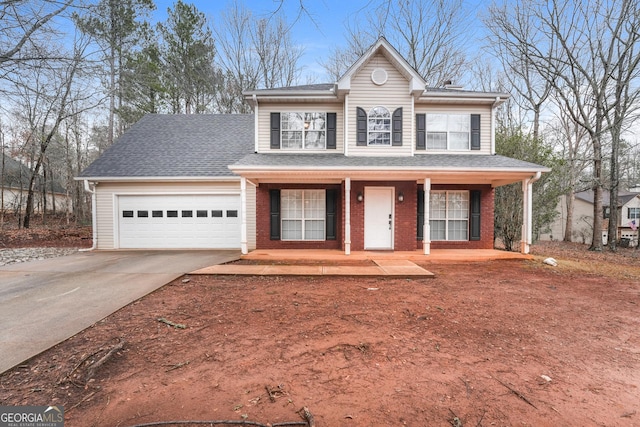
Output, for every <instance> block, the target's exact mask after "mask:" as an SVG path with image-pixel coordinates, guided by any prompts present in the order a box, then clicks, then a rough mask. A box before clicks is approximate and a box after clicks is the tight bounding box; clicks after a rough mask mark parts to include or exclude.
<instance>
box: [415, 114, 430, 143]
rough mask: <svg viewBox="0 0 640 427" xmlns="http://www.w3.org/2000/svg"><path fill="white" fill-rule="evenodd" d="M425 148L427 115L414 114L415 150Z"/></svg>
mask: <svg viewBox="0 0 640 427" xmlns="http://www.w3.org/2000/svg"><path fill="white" fill-rule="evenodd" d="M426 149H427V115H426V114H416V150H426Z"/></svg>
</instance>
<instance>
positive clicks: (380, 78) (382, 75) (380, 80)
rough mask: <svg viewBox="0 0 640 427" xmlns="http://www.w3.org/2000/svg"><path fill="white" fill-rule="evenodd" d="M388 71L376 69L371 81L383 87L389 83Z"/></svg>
mask: <svg viewBox="0 0 640 427" xmlns="http://www.w3.org/2000/svg"><path fill="white" fill-rule="evenodd" d="M387 78H388V76H387V71H386V70H385V69H384V68H376V69H375V70H373V72H372V73H371V81H372V82H374V83H375V84H377V85H378V86H381V85H383V84H385V83H386V82H387Z"/></svg>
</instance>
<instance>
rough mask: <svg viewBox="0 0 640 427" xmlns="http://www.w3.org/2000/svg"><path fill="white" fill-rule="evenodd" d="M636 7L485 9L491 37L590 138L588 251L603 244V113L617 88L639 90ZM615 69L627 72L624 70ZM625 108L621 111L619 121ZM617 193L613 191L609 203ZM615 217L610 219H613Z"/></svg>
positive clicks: (524, 4)
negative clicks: (515, 55) (590, 225)
mask: <svg viewBox="0 0 640 427" xmlns="http://www.w3.org/2000/svg"><path fill="white" fill-rule="evenodd" d="M639 9H640V4H639V2H638V0H621V1H614V2H604V1H600V0H591V1H582V2H577V1H576V2H561V1H559V0H552V1H550V2H547V1H542V0H538V1H529V0H526V1H525V0H518V1H515V2H509V3H508V4H504V5H503V6H495V7H493V8H491V10H490V16H489V22H491V23H492V25H493V27H492V34H493V35H494V37H495V42H496V43H500V44H502V45H504V46H507V48H506V49H508V50H509V51H512V52H517V53H518V55H519V56H520V57H521V58H526V59H527V63H526V64H527V65H528V66H531V67H533V69H534V70H535V72H536V73H537V74H538V75H540V76H541V77H542V78H543V79H544V80H545V81H546V82H547V83H549V84H551V86H552V87H553V89H554V90H555V93H556V95H557V97H558V99H559V100H560V101H561V103H562V104H564V106H565V110H566V111H567V113H568V114H570V116H571V118H572V120H573V121H574V122H575V123H576V124H578V125H579V126H581V127H582V128H583V129H584V130H585V131H586V132H587V134H588V135H589V139H590V142H591V146H592V154H593V164H592V170H593V182H592V188H593V191H594V207H593V212H594V215H593V217H594V219H593V221H594V223H593V229H594V233H593V241H592V243H591V249H592V250H602V247H603V242H602V238H601V233H600V230H602V192H603V189H604V186H603V158H604V156H603V143H604V140H605V139H606V137H607V133H608V132H610V131H611V129H612V126H611V123H609V122H608V116H609V115H610V114H614V109H615V105H616V103H618V102H619V101H620V99H619V95H618V94H619V93H620V94H624V93H626V91H629V90H633V89H632V88H633V87H636V88H637V85H635V86H634V85H633V83H634V78H637V72H638V69H637V67H638V63H637V61H630V60H629V59H630V57H633V56H634V55H637V53H635V52H634V51H633V48H632V47H633V46H635V45H636V44H637V43H638V37H640V35H639V34H638V23H637V22H638V19H640V16H639V12H638V10H639ZM621 67H624V68H625V69H627V71H626V72H624V73H622V75H621V74H620V68H621ZM629 67H632V69H631V70H629ZM618 76H620V77H618ZM616 98H618V99H616ZM628 112H629V111H628V110H627V111H625V112H624V113H625V114H621V116H620V120H622V117H627V116H626V114H628ZM613 146H615V143H614V144H612V147H613ZM616 156H617V152H616V151H615V149H613V150H612V158H611V161H612V162H617V161H618V159H617V158H616ZM615 191H617V189H616V190H615ZM616 198H617V193H616V194H614V198H613V199H614V200H612V203H615V199H616ZM614 211H615V209H612V214H613V212H614ZM616 218H617V215H616ZM616 218H611V220H610V221H612V222H616ZM616 234H617V233H616ZM616 234H614V235H613V237H614V240H615V235H616ZM610 241H611V239H610ZM614 245H615V243H614Z"/></svg>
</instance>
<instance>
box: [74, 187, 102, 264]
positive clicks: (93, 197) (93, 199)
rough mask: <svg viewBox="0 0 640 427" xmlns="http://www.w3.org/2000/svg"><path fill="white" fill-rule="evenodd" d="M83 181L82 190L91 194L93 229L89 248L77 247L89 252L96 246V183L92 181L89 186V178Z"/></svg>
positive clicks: (81, 250) (80, 250)
mask: <svg viewBox="0 0 640 427" xmlns="http://www.w3.org/2000/svg"><path fill="white" fill-rule="evenodd" d="M82 182H84V191H86V192H87V193H90V194H91V228H92V229H93V230H92V231H93V238H92V244H91V247H90V248H87V249H79V250H78V251H79V252H89V251H93V250H95V249H96V248H97V246H98V224H97V222H98V213H97V212H96V184H95V183H92V184H91V186H92V187H93V188H91V187H89V180H88V179H85V180H83V181H82Z"/></svg>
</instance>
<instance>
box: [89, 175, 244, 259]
mask: <svg viewBox="0 0 640 427" xmlns="http://www.w3.org/2000/svg"><path fill="white" fill-rule="evenodd" d="M145 194H167V195H170V194H240V182H239V181H224V182H204V183H180V182H162V183H152V182H148V183H126V182H122V183H99V184H98V185H97V186H96V204H97V206H96V214H97V224H96V231H97V234H98V246H97V247H98V249H114V248H115V246H114V245H115V236H116V233H117V221H118V217H117V215H116V212H115V209H116V206H115V203H116V199H117V196H119V195H145ZM255 200H256V195H255V187H254V186H252V185H247V222H248V227H247V228H248V235H247V237H248V241H249V248H250V249H255V241H256V237H255V234H256V233H255V230H256V224H255V209H256V207H255Z"/></svg>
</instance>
